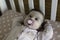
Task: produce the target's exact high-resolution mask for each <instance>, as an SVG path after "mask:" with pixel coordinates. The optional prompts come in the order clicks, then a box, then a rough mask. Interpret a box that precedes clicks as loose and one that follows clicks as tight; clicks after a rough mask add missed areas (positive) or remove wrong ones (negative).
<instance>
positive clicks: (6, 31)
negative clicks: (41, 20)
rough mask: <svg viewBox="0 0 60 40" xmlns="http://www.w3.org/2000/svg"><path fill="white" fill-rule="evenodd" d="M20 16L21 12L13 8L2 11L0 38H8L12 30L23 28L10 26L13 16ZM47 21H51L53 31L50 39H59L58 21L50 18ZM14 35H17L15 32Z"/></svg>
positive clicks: (59, 27)
mask: <svg viewBox="0 0 60 40" xmlns="http://www.w3.org/2000/svg"><path fill="white" fill-rule="evenodd" d="M21 16H22V14H21V13H18V12H16V11H13V10H9V11H6V12H4V13H3V15H2V16H1V17H0V40H7V39H6V38H9V35H12V34H13V33H12V31H13V30H18V31H20V30H21V29H22V28H23V27H19V29H18V28H17V27H15V28H14V27H12V20H13V18H15V17H21ZM48 21H49V22H50V23H51V25H52V27H53V31H54V35H53V38H52V39H51V40H60V22H54V21H50V20H48ZM18 31H17V33H18ZM14 35H17V34H16V33H14ZM13 38H14V37H13Z"/></svg>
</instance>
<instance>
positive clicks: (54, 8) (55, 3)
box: [51, 0, 58, 21]
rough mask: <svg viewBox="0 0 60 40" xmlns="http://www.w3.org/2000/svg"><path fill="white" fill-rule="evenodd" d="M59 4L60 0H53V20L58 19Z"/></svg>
mask: <svg viewBox="0 0 60 40" xmlns="http://www.w3.org/2000/svg"><path fill="white" fill-rule="evenodd" d="M57 5H58V0H52V6H51V20H53V21H55V20H56V12H57Z"/></svg>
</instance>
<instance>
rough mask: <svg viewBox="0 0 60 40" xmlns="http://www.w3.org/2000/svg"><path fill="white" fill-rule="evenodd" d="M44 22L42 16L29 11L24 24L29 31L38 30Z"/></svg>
mask: <svg viewBox="0 0 60 40" xmlns="http://www.w3.org/2000/svg"><path fill="white" fill-rule="evenodd" d="M43 20H44V16H43V15H42V14H41V13H40V12H37V11H31V12H30V13H29V15H27V16H26V18H25V20H24V24H25V25H26V26H28V27H29V28H31V29H38V28H39V27H40V26H41V24H42V22H43Z"/></svg>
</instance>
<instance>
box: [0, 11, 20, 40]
mask: <svg viewBox="0 0 60 40" xmlns="http://www.w3.org/2000/svg"><path fill="white" fill-rule="evenodd" d="M17 16H20V13H18V12H15V11H13V10H9V11H6V12H5V13H3V15H2V16H1V17H0V39H1V40H2V39H5V37H7V35H8V33H9V32H10V31H11V29H12V27H11V25H12V19H13V18H14V17H17Z"/></svg>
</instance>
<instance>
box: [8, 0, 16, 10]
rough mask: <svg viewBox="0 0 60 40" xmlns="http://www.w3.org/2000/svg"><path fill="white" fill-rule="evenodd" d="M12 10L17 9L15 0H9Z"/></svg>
mask: <svg viewBox="0 0 60 40" xmlns="http://www.w3.org/2000/svg"><path fill="white" fill-rule="evenodd" d="M9 1H10V5H11V8H12V10H16V8H15V4H14V0H9Z"/></svg>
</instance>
